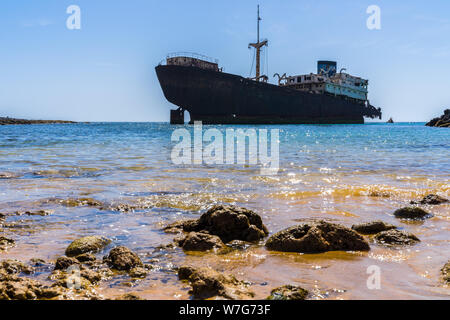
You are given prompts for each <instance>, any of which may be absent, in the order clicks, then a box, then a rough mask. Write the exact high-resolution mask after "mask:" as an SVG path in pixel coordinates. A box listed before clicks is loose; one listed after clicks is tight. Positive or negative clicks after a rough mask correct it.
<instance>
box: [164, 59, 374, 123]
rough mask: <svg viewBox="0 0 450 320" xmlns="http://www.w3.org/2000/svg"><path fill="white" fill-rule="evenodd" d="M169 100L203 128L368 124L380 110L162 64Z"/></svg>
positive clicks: (323, 96) (340, 99) (329, 97)
mask: <svg viewBox="0 0 450 320" xmlns="http://www.w3.org/2000/svg"><path fill="white" fill-rule="evenodd" d="M156 73H157V76H158V79H159V82H160V84H161V87H162V89H163V92H164V96H165V97H166V99H167V100H168V101H169V102H171V103H173V104H175V105H177V106H178V107H180V108H182V109H183V110H187V111H188V112H189V114H190V118H191V122H193V121H202V122H203V123H204V124H276V123H285V124H314V123H324V124H331V123H364V116H366V117H371V118H374V117H381V112H380V110H379V109H375V108H374V107H372V106H365V105H364V104H359V103H356V102H353V101H349V100H346V99H343V98H341V97H334V96H329V95H324V94H311V93H307V92H301V91H298V90H294V89H290V88H287V87H280V86H276V85H272V84H269V83H263V82H256V81H253V80H248V79H245V78H243V77H241V76H237V75H233V74H229V73H223V72H215V71H209V70H204V69H200V68H196V67H185V66H174V65H160V66H157V67H156Z"/></svg>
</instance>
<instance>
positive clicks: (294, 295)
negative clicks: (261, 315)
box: [267, 285, 308, 300]
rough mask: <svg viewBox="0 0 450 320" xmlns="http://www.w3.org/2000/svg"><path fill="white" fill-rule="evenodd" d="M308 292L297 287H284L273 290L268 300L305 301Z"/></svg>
mask: <svg viewBox="0 0 450 320" xmlns="http://www.w3.org/2000/svg"><path fill="white" fill-rule="evenodd" d="M307 296H308V290H305V289H303V288H301V287H299V286H292V285H286V286H282V287H278V288H275V289H273V290H272V291H271V292H270V296H269V297H267V299H268V300H305V299H306V297H307Z"/></svg>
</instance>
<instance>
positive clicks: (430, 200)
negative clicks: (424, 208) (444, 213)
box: [412, 194, 449, 205]
mask: <svg viewBox="0 0 450 320" xmlns="http://www.w3.org/2000/svg"><path fill="white" fill-rule="evenodd" d="M447 202H449V200H448V199H446V198H443V197H441V196H438V195H437V194H429V195H427V196H425V197H424V198H423V199H422V200H420V201H419V203H420V204H431V205H438V204H443V203H447ZM412 204H415V202H412Z"/></svg>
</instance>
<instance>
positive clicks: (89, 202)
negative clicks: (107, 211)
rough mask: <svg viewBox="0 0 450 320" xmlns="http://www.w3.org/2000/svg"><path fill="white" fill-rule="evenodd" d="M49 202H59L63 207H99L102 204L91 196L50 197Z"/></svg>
mask: <svg viewBox="0 0 450 320" xmlns="http://www.w3.org/2000/svg"><path fill="white" fill-rule="evenodd" d="M50 202H56V203H58V204H61V205H63V206H65V207H83V206H88V207H100V206H102V205H103V203H101V202H100V201H98V200H95V199H92V198H77V199H73V198H69V199H52V200H51V201H50Z"/></svg>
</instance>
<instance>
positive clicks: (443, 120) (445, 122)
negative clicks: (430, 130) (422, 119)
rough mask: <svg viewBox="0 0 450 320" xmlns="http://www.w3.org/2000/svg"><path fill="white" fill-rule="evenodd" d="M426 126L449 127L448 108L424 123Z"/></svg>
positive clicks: (449, 116) (449, 114) (449, 110)
mask: <svg viewBox="0 0 450 320" xmlns="http://www.w3.org/2000/svg"><path fill="white" fill-rule="evenodd" d="M426 126H428V127H439V128H450V109H446V110H445V111H444V114H443V115H442V116H441V117H439V118H434V119H432V120H430V122H428V123H427V124H426Z"/></svg>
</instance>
